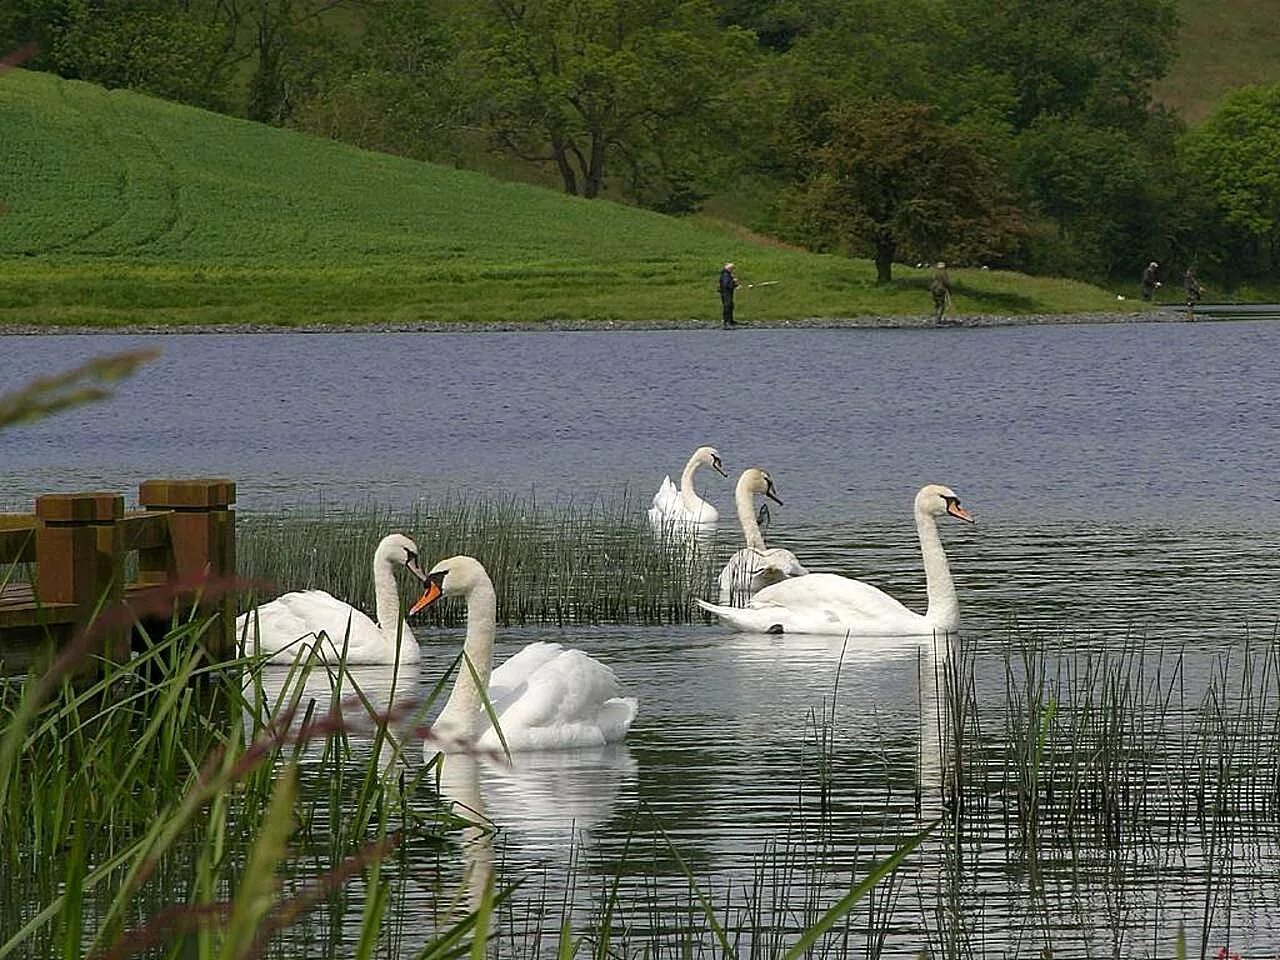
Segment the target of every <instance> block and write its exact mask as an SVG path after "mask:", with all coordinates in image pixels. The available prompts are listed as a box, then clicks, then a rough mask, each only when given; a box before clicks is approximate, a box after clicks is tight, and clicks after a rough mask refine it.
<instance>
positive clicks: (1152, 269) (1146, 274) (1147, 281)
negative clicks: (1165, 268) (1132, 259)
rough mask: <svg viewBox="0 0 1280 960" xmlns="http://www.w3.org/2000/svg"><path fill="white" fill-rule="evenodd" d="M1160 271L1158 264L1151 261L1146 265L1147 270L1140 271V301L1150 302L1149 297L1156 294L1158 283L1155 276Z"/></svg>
mask: <svg viewBox="0 0 1280 960" xmlns="http://www.w3.org/2000/svg"><path fill="white" fill-rule="evenodd" d="M1159 271H1160V264H1159V263H1158V262H1156V261H1155V260H1152V261H1151V262H1150V263H1149V264H1147V269H1145V270H1143V271H1142V285H1141V289H1142V299H1143V300H1150V299H1151V295H1152V294H1153V293H1155V292H1156V288H1157V287H1159V286H1160V281H1159V280H1157V279H1156V274H1157V273H1159Z"/></svg>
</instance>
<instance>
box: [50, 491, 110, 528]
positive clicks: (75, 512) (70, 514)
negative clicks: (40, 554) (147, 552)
mask: <svg viewBox="0 0 1280 960" xmlns="http://www.w3.org/2000/svg"><path fill="white" fill-rule="evenodd" d="M36 516H38V517H39V518H40V519H41V520H44V521H45V522H46V523H110V522H111V521H113V520H119V519H120V518H121V517H122V516H124V497H122V496H120V494H118V493H44V494H41V495H40V496H38V497H36Z"/></svg>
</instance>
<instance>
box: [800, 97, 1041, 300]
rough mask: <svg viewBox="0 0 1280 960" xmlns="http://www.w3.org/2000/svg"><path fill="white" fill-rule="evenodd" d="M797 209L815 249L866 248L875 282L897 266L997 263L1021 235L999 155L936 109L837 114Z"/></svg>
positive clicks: (869, 107) (880, 104) (891, 104)
mask: <svg viewBox="0 0 1280 960" xmlns="http://www.w3.org/2000/svg"><path fill="white" fill-rule="evenodd" d="M829 127H830V130H831V135H830V138H829V139H828V140H827V142H826V143H825V144H824V145H823V146H822V147H821V148H820V149H819V150H818V151H817V152H816V155H815V163H814V166H813V171H812V173H811V174H810V176H809V177H808V179H807V180H806V182H805V183H804V184H803V185H802V186H801V187H800V189H799V190H798V191H797V192H796V194H795V197H794V201H793V204H794V206H793V209H794V212H795V213H796V214H797V215H798V218H799V221H800V224H801V229H802V232H803V233H804V234H806V235H807V237H808V239H809V240H810V242H811V243H813V244H815V245H817V246H830V245H832V244H833V243H834V245H837V246H842V247H844V248H845V249H859V248H862V249H870V250H871V252H872V253H873V256H874V259H875V264H876V279H877V281H878V282H881V283H887V282H889V281H890V280H892V279H893V273H892V271H893V261H894V260H895V259H896V258H898V257H899V256H901V255H903V254H905V255H907V256H909V257H911V258H913V259H914V258H918V257H923V258H928V259H934V258H937V257H940V256H947V257H948V258H949V259H957V258H964V259H978V258H984V259H985V258H991V257H997V256H998V255H999V254H1001V253H1002V252H1004V251H1006V250H1008V249H1009V248H1010V246H1011V245H1012V244H1013V243H1014V242H1015V240H1016V239H1017V237H1018V236H1019V235H1020V233H1021V232H1022V229H1023V227H1022V218H1021V215H1020V213H1019V211H1018V210H1017V209H1016V208H1015V207H1014V206H1013V204H1012V203H1011V202H1010V200H1009V194H1008V191H1007V189H1006V187H1005V185H1004V183H1003V180H1002V178H1001V176H1000V174H999V166H998V164H997V163H996V161H995V157H994V155H993V154H992V153H991V152H990V151H989V150H988V149H987V148H986V146H985V145H984V143H983V141H982V139H981V137H980V136H979V135H978V134H977V133H975V132H974V131H971V130H967V129H964V128H960V127H952V126H948V125H947V124H946V123H944V122H943V121H942V120H941V119H940V117H939V115H938V111H937V110H936V108H934V107H931V106H927V105H922V104H914V103H899V102H896V101H890V100H876V101H872V102H870V103H868V104H865V105H862V106H857V107H844V108H839V109H838V110H837V111H836V112H835V113H834V114H833V115H832V116H831V117H830V118H829Z"/></svg>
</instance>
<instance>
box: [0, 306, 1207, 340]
mask: <svg viewBox="0 0 1280 960" xmlns="http://www.w3.org/2000/svg"><path fill="white" fill-rule="evenodd" d="M1187 319H1188V317H1187V314H1186V311H1185V310H1169V309H1158V310H1144V311H1141V312H1137V313H1065V314H1026V315H1020V316H999V315H994V314H975V315H968V316H956V317H948V318H947V319H946V322H945V323H944V324H942V326H943V327H953V328H967V327H975V328H976V327H1024V326H1036V325H1042V324H1068V323H1070V324H1096V323H1170V322H1184V321H1186V320H1187ZM719 327H720V324H719V323H716V322H714V321H707V320H652V321H646V320H626V321H622V320H512V321H475V322H439V321H420V322H417V323H366V324H350V325H347V324H333V323H330V324H316V325H314V326H306V325H301V326H274V325H272V324H260V323H227V324H190V325H182V326H172V325H166V324H145V323H140V324H126V325H124V326H119V327H75V326H38V325H35V324H12V325H7V326H0V336H17V335H25V336H30V335H33V334H40V335H46V334H47V335H51V336H55V335H58V334H80V335H83V334H90V333H123V334H136V333H166V334H198V333H263V334H272V333H275V334H279V333H497V332H511V331H523V330H714V329H719ZM738 327H739V329H743V330H751V329H821V330H826V329H843V328H849V329H858V330H910V329H921V330H924V329H934V324H933V321H932V318H931V317H927V316H912V317H805V318H801V319H796V320H743V321H742V322H741V323H740V324H739V325H738Z"/></svg>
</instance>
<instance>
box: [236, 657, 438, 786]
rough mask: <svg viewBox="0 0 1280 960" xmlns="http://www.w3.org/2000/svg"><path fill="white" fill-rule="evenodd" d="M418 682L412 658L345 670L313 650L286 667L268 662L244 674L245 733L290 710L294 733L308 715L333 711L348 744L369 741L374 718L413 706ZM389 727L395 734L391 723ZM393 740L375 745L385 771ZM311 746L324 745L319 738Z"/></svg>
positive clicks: (350, 666) (393, 752)
mask: <svg viewBox="0 0 1280 960" xmlns="http://www.w3.org/2000/svg"><path fill="white" fill-rule="evenodd" d="M419 684H420V677H419V671H418V665H417V664H416V663H410V664H400V665H399V666H398V667H397V666H394V665H391V664H367V665H356V664H350V663H349V664H347V665H346V669H345V670H343V669H341V668H340V666H339V665H337V664H333V663H330V662H328V661H326V660H324V659H323V658H322V657H321V656H319V655H315V656H312V657H311V658H310V659H306V660H302V661H300V662H299V663H298V664H297V665H296V666H294V667H290V668H288V669H282V668H279V667H276V666H270V667H267V668H266V669H255V670H250V671H247V672H246V673H245V679H244V698H245V715H244V724H245V727H244V729H245V738H246V739H250V738H252V737H253V736H254V730H255V728H256V726H258V725H261V726H266V725H267V724H270V723H272V722H275V721H276V720H277V719H278V718H280V717H282V716H283V715H284V714H286V713H287V712H289V711H290V710H292V716H291V717H290V731H291V732H293V733H297V731H298V730H299V729H300V728H301V726H302V724H303V723H304V722H307V721H308V719H309V720H310V721H311V722H315V721H317V720H319V719H320V718H322V717H326V716H330V715H332V716H334V717H341V718H342V721H343V724H342V727H343V736H344V739H345V740H346V741H347V743H348V744H351V745H353V747H354V745H355V744H359V743H371V742H372V741H373V739H374V737H375V735H376V734H377V718H378V717H380V716H385V715H386V714H387V713H388V712H393V708H394V707H397V706H408V705H411V704H412V703H413V702H414V700H415V698H416V697H417V696H418V693H419V689H418V688H419ZM255 716H256V717H257V718H258V720H257V723H255V719H254V717H255ZM390 729H391V732H392V733H394V731H395V726H394V724H393V725H392V726H391V728H390ZM396 739H398V738H394V737H387V738H384V740H383V741H382V742H381V744H380V745H379V748H378V749H379V767H381V768H382V769H383V770H384V771H385V770H386V768H387V766H388V765H389V764H391V763H392V762H393V760H394V759H395V755H396V746H397V744H396V742H395V740H396ZM313 746H322V744H320V741H317V742H316V744H313ZM356 749H357V752H358V748H356ZM402 756H403V754H402Z"/></svg>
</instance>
